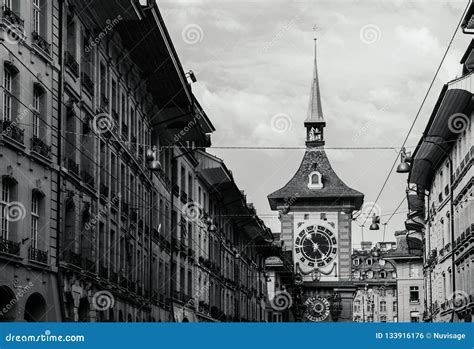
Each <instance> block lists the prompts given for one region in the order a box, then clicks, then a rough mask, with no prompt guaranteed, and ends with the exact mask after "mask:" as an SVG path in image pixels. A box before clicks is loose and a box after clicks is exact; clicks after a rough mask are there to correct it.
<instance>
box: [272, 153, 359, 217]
mask: <svg viewBox="0 0 474 349" xmlns="http://www.w3.org/2000/svg"><path fill="white" fill-rule="evenodd" d="M313 171H318V172H319V173H320V174H321V175H322V184H323V187H322V188H321V189H310V188H309V187H308V181H309V175H310V173H312V172H313ZM291 198H293V201H295V200H296V201H297V199H300V198H304V199H333V201H334V204H337V203H338V202H340V201H342V200H343V199H347V198H350V199H353V200H354V205H355V206H356V207H357V208H359V207H360V206H361V205H362V202H363V199H364V194H362V193H361V192H358V191H357V190H354V189H352V188H350V187H348V186H347V185H346V184H345V183H344V182H343V181H342V180H341V179H340V178H339V177H338V175H337V174H336V172H334V170H333V168H332V166H331V164H330V162H329V159H328V157H327V155H326V152H325V151H324V149H323V148H308V149H306V152H305V154H304V157H303V160H302V161H301V164H300V167H299V168H298V171H296V173H295V175H294V176H293V178H291V179H290V181H289V182H288V183H287V184H286V185H285V186H284V187H283V188H281V189H278V190H277V191H275V192H273V193H271V194H270V195H268V200H269V201H270V206H271V207H272V209H276V206H277V205H278V201H281V203H284V202H285V201H288V200H289V199H291ZM296 201H295V203H296Z"/></svg>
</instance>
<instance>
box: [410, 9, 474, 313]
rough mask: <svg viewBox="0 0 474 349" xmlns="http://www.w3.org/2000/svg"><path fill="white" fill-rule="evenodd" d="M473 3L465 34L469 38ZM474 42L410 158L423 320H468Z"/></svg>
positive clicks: (472, 286)
mask: <svg viewBox="0 0 474 349" xmlns="http://www.w3.org/2000/svg"><path fill="white" fill-rule="evenodd" d="M473 13H474V6H473V5H472V4H471V7H470V8H469V11H468V13H467V15H466V18H465V19H464V23H463V32H465V33H467V34H472V33H473V31H472V29H473V27H472V15H473ZM472 50H473V43H472V42H471V44H470V45H469V47H468V49H467V51H466V53H465V54H464V56H463V57H462V59H461V64H462V75H461V77H459V78H457V79H455V80H453V81H450V82H448V83H447V84H446V85H445V86H444V87H443V89H442V91H441V93H440V96H439V98H438V101H437V103H436V105H435V108H434V110H433V112H432V114H431V117H430V119H429V121H428V125H427V126H426V129H425V132H424V137H423V138H422V139H420V141H419V143H418V146H417V148H416V149H415V151H414V154H413V156H412V159H410V160H411V161H412V163H411V169H410V174H409V178H408V182H409V185H408V190H407V197H408V208H409V210H410V215H409V217H408V218H409V219H408V221H407V223H406V226H407V229H409V230H411V231H414V232H418V233H421V234H423V237H424V238H423V242H424V279H425V293H426V294H425V299H426V303H425V305H424V308H425V310H424V320H425V321H433V322H453V321H472V319H473V311H472V309H473V308H474V295H473V290H474V277H473V276H474V275H473V269H474V268H473V267H472V265H473V262H474V257H473V256H474V254H473V253H474V239H473V236H474V235H473V229H474V225H473V224H474V218H473V217H474V216H473V214H474V206H473V204H472V193H473V189H472V184H473V169H472V162H473V157H474V151H473V138H474V134H473V127H472V123H473V108H472V103H471V100H472V93H473V90H472V88H471V82H472V60H473V57H474V55H473V51H472Z"/></svg>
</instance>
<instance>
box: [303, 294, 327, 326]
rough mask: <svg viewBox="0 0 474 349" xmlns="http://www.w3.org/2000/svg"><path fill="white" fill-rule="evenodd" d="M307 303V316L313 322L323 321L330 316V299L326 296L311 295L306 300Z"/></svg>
mask: <svg viewBox="0 0 474 349" xmlns="http://www.w3.org/2000/svg"><path fill="white" fill-rule="evenodd" d="M304 304H305V305H306V312H305V315H306V318H307V319H308V320H310V321H313V322H321V321H324V320H326V319H327V317H328V316H329V306H330V304H329V301H328V300H327V299H326V298H324V297H320V296H317V297H309V298H308V299H306V301H305V302H304Z"/></svg>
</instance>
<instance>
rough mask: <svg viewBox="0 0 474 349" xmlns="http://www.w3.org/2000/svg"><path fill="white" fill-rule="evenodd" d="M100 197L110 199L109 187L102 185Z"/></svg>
mask: <svg viewBox="0 0 474 349" xmlns="http://www.w3.org/2000/svg"><path fill="white" fill-rule="evenodd" d="M100 195H101V196H103V197H104V198H108V197H109V187H108V186H106V185H105V184H104V183H100Z"/></svg>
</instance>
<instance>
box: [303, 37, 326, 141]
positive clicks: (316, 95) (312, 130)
mask: <svg viewBox="0 0 474 349" xmlns="http://www.w3.org/2000/svg"><path fill="white" fill-rule="evenodd" d="M313 69H314V70H313V80H312V82H311V90H310V94H309V106H308V114H307V116H306V120H305V121H304V126H305V128H306V146H307V147H319V146H324V127H325V126H326V122H325V121H324V117H323V109H322V107H321V92H320V91H319V77H318V61H317V51H316V38H315V39H314V68H313Z"/></svg>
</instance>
